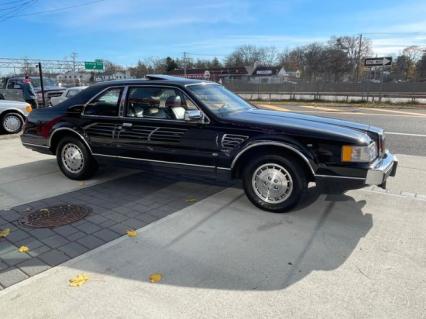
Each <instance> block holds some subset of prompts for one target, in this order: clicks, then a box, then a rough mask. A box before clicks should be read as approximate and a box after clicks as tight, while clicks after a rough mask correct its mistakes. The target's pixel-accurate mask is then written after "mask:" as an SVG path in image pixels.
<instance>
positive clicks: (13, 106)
mask: <svg viewBox="0 0 426 319" xmlns="http://www.w3.org/2000/svg"><path fill="white" fill-rule="evenodd" d="M32 110H33V109H32V107H31V105H30V104H29V103H27V102H21V101H11V100H1V99H0V131H3V132H6V133H9V134H16V133H19V132H20V131H21V130H22V127H23V126H24V122H25V119H26V118H27V116H28V115H29V114H30V112H31V111H32Z"/></svg>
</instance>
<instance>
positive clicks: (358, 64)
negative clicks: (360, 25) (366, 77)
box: [356, 33, 362, 82]
mask: <svg viewBox="0 0 426 319" xmlns="http://www.w3.org/2000/svg"><path fill="white" fill-rule="evenodd" d="M361 50H362V33H361V34H360V35H359V45H358V63H357V65H356V81H357V82H358V81H359V71H360V68H361Z"/></svg>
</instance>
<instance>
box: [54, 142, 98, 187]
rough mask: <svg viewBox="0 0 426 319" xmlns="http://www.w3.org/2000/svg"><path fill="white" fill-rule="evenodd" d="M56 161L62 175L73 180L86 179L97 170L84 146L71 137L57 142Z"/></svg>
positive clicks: (96, 165)
mask: <svg viewBox="0 0 426 319" xmlns="http://www.w3.org/2000/svg"><path fill="white" fill-rule="evenodd" d="M66 158H67V159H66ZM56 159H57V161H58V165H59V168H60V169H61V171H62V173H63V174H64V175H65V176H66V177H68V178H70V179H73V180H85V179H88V178H90V177H92V176H93V175H94V174H95V173H96V170H97V168H98V164H97V163H96V160H95V159H94V158H93V157H92V155H91V154H90V152H89V150H88V148H87V147H86V145H85V144H84V143H83V142H82V141H81V140H79V139H78V138H75V137H72V136H66V137H64V138H62V139H61V140H60V141H59V143H58V147H57V148H56Z"/></svg>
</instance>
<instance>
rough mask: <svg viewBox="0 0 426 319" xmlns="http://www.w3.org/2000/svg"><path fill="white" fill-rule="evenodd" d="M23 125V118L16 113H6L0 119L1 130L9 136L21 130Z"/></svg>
mask: <svg viewBox="0 0 426 319" xmlns="http://www.w3.org/2000/svg"><path fill="white" fill-rule="evenodd" d="M23 125H24V119H23V117H22V116H21V115H20V114H18V113H14V112H11V113H6V114H5V115H3V116H2V118H1V128H2V129H3V131H5V132H6V133H9V134H16V133H19V132H20V131H21V130H22V127H23Z"/></svg>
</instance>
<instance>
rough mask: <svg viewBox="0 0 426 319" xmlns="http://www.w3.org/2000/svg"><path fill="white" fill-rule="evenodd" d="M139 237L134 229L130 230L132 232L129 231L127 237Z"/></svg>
mask: <svg viewBox="0 0 426 319" xmlns="http://www.w3.org/2000/svg"><path fill="white" fill-rule="evenodd" d="M137 235H138V233H137V232H136V230H134V229H130V230H128V231H127V236H129V237H136V236H137Z"/></svg>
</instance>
